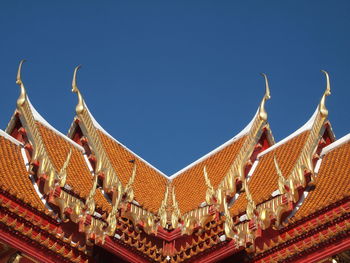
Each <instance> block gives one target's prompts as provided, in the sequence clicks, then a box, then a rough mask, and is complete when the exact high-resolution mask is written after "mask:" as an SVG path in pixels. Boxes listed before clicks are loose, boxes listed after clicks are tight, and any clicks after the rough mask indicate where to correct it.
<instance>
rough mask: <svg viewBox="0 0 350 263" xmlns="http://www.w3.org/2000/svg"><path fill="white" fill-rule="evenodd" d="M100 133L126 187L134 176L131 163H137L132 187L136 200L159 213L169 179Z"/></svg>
mask: <svg viewBox="0 0 350 263" xmlns="http://www.w3.org/2000/svg"><path fill="white" fill-rule="evenodd" d="M98 133H99V136H100V138H101V141H102V144H103V147H104V149H105V151H106V153H107V155H108V157H109V160H110V161H111V164H112V166H113V168H114V170H115V172H116V173H117V176H118V178H119V179H120V180H121V182H122V184H123V185H124V186H125V185H126V184H127V183H128V181H129V178H130V176H131V174H132V168H133V164H132V163H130V162H129V161H131V160H135V161H136V164H137V171H136V177H135V181H134V183H133V185H132V188H133V190H134V194H135V200H136V201H137V202H138V203H139V204H140V205H141V206H142V207H143V208H145V209H147V210H149V211H151V212H157V211H158V209H159V207H160V205H161V202H162V200H163V199H164V193H165V189H166V184H167V179H166V178H165V177H164V176H163V175H161V174H160V173H159V172H158V171H157V170H155V169H154V168H152V167H151V166H150V165H148V164H147V163H145V162H144V161H142V160H141V159H140V158H138V157H137V156H135V155H134V154H133V153H131V152H130V151H129V150H127V149H126V148H125V147H124V146H122V145H121V144H119V143H118V142H116V141H115V140H113V139H112V138H110V137H109V136H107V135H106V134H104V133H103V132H101V131H99V130H98Z"/></svg>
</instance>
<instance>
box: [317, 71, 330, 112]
mask: <svg viewBox="0 0 350 263" xmlns="http://www.w3.org/2000/svg"><path fill="white" fill-rule="evenodd" d="M321 71H322V72H323V74H325V75H326V90H325V91H324V93H323V95H322V98H321V101H320V105H319V111H320V113H321V115H322V116H323V117H327V116H328V110H327V108H326V97H327V96H329V95H331V84H330V82H329V75H328V72H327V71H325V70H321Z"/></svg>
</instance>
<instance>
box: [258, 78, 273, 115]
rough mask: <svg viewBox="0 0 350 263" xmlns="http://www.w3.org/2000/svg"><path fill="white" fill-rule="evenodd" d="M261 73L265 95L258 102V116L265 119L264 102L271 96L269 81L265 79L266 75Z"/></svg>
mask: <svg viewBox="0 0 350 263" xmlns="http://www.w3.org/2000/svg"><path fill="white" fill-rule="evenodd" d="M261 75H262V76H263V77H264V79H265V95H264V97H263V99H262V101H261V103H260V108H259V117H260V119H261V120H263V121H266V120H267V112H266V110H265V102H266V101H267V100H269V99H270V98H271V95H270V88H269V81H268V79H267V76H266V74H265V73H261Z"/></svg>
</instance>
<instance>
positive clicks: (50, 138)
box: [37, 122, 111, 211]
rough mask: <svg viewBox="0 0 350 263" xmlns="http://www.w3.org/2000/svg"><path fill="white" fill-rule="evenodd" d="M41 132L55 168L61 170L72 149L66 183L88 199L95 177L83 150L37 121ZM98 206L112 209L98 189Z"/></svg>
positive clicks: (96, 197) (96, 201)
mask: <svg viewBox="0 0 350 263" xmlns="http://www.w3.org/2000/svg"><path fill="white" fill-rule="evenodd" d="M37 125H38V129H39V132H40V134H41V137H42V139H43V143H44V145H45V148H46V150H47V152H48V154H49V156H50V159H51V161H52V164H53V165H54V167H55V169H56V170H57V171H59V170H60V169H61V168H62V166H63V164H64V162H65V161H66V158H67V156H68V153H69V151H70V149H71V150H72V155H71V159H70V161H69V165H68V167H67V179H66V184H68V185H69V186H71V187H72V191H73V192H74V193H75V194H77V195H79V196H80V197H81V198H83V199H86V198H87V196H88V195H89V192H90V190H91V188H92V185H93V177H92V175H91V172H90V170H89V168H88V166H87V164H86V162H85V160H84V157H83V154H82V152H81V151H80V150H79V149H78V148H77V147H76V146H74V145H73V144H72V143H70V142H68V140H66V139H64V138H62V137H61V136H59V135H58V134H57V133H56V132H54V131H52V130H51V129H49V128H47V127H46V126H44V125H42V124H41V123H39V122H37ZM94 200H95V203H96V206H98V207H100V208H101V209H103V210H105V211H110V208H111V206H110V204H109V203H108V202H107V200H106V199H105V198H104V196H103V195H102V193H101V192H100V191H99V190H98V191H96V194H95V196H94Z"/></svg>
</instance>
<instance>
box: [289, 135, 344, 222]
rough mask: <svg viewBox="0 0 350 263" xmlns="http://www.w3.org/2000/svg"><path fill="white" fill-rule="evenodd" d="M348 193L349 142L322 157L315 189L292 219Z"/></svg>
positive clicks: (295, 219) (335, 200)
mask: <svg viewBox="0 0 350 263" xmlns="http://www.w3.org/2000/svg"><path fill="white" fill-rule="evenodd" d="M349 195H350V142H347V143H344V144H342V145H340V146H339V147H337V148H336V149H334V150H332V151H330V152H328V153H327V154H326V156H324V157H323V160H322V163H321V167H320V170H319V172H318V175H317V177H316V179H315V189H314V190H313V191H311V192H310V193H309V194H308V196H307V197H306V199H305V201H304V203H303V204H302V206H301V207H300V209H299V210H298V211H297V213H296V214H295V216H294V217H293V218H292V221H293V222H294V221H297V220H300V219H301V218H303V217H306V216H308V215H309V214H311V213H313V212H316V211H317V210H320V209H322V208H324V207H326V206H328V205H330V204H332V203H335V202H337V201H339V200H342V199H343V198H344V197H347V196H349Z"/></svg>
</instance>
